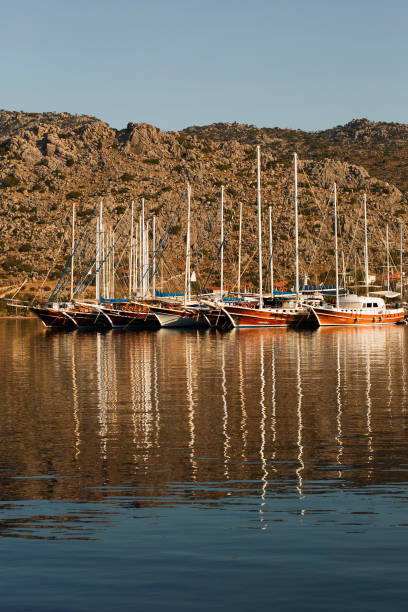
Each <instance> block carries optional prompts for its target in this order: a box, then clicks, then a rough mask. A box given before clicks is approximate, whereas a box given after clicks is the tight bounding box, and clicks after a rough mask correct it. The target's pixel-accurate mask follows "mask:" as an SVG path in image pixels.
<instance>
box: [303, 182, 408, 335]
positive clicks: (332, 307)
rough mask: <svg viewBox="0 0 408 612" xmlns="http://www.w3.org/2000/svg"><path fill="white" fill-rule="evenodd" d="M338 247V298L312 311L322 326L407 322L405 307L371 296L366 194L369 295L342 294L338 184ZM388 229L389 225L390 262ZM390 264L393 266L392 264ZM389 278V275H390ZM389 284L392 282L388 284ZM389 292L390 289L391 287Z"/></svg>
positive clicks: (366, 252) (335, 220)
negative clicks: (392, 304) (390, 306)
mask: <svg viewBox="0 0 408 612" xmlns="http://www.w3.org/2000/svg"><path fill="white" fill-rule="evenodd" d="M334 247H335V249H334V250H335V259H336V261H335V264H336V297H335V298H334V299H333V302H332V303H331V304H327V305H321V306H314V307H312V312H313V314H314V316H315V317H316V322H317V324H318V325H319V326H323V327H325V326H356V325H390V324H393V323H400V322H401V321H403V320H404V309H403V308H387V307H386V305H385V302H384V300H383V299H382V298H381V297H379V296H375V297H374V296H370V294H369V276H368V240H367V198H366V195H364V247H365V248H364V264H365V266H364V267H365V284H366V295H365V296H361V295H355V294H348V295H345V296H340V295H339V266H338V244H337V186H336V183H335V184H334ZM388 262H389V258H388V226H387V263H388ZM388 265H389V264H388ZM388 279H389V273H388ZM388 284H389V281H388ZM388 289H389V287H388Z"/></svg>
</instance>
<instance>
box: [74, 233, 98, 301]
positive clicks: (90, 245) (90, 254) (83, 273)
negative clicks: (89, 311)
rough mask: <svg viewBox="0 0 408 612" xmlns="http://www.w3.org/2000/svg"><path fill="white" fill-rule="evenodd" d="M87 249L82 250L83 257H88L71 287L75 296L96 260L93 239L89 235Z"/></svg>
mask: <svg viewBox="0 0 408 612" xmlns="http://www.w3.org/2000/svg"><path fill="white" fill-rule="evenodd" d="M86 246H87V247H88V250H87V251H86V252H85V249H84V251H83V258H84V259H85V257H88V259H87V260H86V262H85V264H84V265H83V266H82V270H81V274H79V275H78V279H77V281H76V283H75V286H74V288H73V295H74V296H76V295H78V293H79V291H80V289H81V287H82V286H83V285H84V283H85V280H86V277H87V275H88V274H90V273H91V270H92V267H93V265H94V263H95V261H96V259H95V252H94V244H93V241H92V239H91V236H89V239H88V242H87V245H86Z"/></svg>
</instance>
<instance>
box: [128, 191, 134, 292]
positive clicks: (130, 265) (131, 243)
mask: <svg viewBox="0 0 408 612" xmlns="http://www.w3.org/2000/svg"><path fill="white" fill-rule="evenodd" d="M130 210H131V212H130V248H129V300H131V299H132V292H133V213H134V204H133V200H132V206H131V209H130Z"/></svg>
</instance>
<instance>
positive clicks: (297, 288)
mask: <svg viewBox="0 0 408 612" xmlns="http://www.w3.org/2000/svg"><path fill="white" fill-rule="evenodd" d="M293 165H294V173H295V188H294V198H295V291H296V301H298V300H299V228H298V180H297V154H296V153H294V154H293Z"/></svg>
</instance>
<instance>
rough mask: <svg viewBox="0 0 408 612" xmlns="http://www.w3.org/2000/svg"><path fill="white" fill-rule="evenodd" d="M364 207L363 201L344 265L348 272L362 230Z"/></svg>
mask: <svg viewBox="0 0 408 612" xmlns="http://www.w3.org/2000/svg"><path fill="white" fill-rule="evenodd" d="M363 207H364V205H363V201H361V203H360V210H359V212H358V215H357V219H356V222H355V225H354V233H353V235H352V238H351V243H350V245H349V250H348V254H347V257H346V261H345V264H344V266H345V269H346V270H347V268H348V266H349V263H350V258H351V252H352V248H353V244H354V241H355V239H356V237H357V231H358V230H359V229H360V226H359V223H360V216H361V214H362V212H363ZM355 282H356V280H355Z"/></svg>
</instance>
